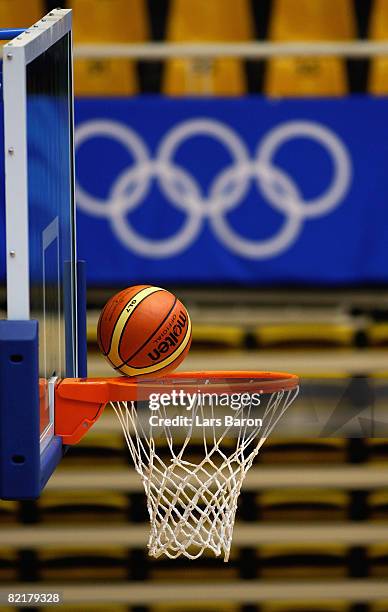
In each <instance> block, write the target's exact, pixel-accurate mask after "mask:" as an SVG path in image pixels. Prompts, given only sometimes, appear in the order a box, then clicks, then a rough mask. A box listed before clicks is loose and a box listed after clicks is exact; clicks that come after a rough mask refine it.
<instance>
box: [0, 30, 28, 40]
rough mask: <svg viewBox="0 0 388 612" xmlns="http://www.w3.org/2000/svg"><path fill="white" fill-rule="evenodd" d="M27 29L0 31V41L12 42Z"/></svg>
mask: <svg viewBox="0 0 388 612" xmlns="http://www.w3.org/2000/svg"><path fill="white" fill-rule="evenodd" d="M26 30H27V28H5V29H1V30H0V40H12V39H13V38H16V36H20V34H23V32H25V31H26Z"/></svg>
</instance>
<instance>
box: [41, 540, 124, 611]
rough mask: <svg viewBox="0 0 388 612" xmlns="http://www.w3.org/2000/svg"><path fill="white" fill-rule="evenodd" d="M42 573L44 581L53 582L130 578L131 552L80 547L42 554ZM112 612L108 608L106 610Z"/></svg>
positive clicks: (113, 548) (42, 549) (108, 548)
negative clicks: (128, 560)
mask: <svg viewBox="0 0 388 612" xmlns="http://www.w3.org/2000/svg"><path fill="white" fill-rule="evenodd" d="M38 556H39V570H40V572H39V573H40V577H41V579H42V580H43V581H45V582H46V581H47V582H50V581H53V582H64V583H65V582H74V583H75V582H78V583H80V582H88V581H89V582H91V581H98V580H105V581H106V582H108V581H109V582H111V581H112V582H113V581H124V580H125V579H126V578H127V573H128V570H127V551H126V549H124V548H119V547H114V546H111V547H106V546H105V547H104V546H101V547H100V548H94V547H92V548H90V549H88V548H87V547H85V546H83V545H82V544H80V546H79V547H76V546H73V547H72V548H64V549H62V550H61V549H60V548H56V549H55V550H50V549H45V548H44V547H43V546H42V548H41V549H40V550H39V555H38ZM106 610H108V607H107V608H106Z"/></svg>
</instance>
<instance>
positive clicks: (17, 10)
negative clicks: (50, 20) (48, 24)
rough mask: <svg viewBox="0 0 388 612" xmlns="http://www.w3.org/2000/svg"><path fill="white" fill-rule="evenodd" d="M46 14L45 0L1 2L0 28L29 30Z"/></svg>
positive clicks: (6, 0) (1, 0)
mask: <svg viewBox="0 0 388 612" xmlns="http://www.w3.org/2000/svg"><path fill="white" fill-rule="evenodd" d="M46 12H47V11H46V3H45V2H44V0H29V1H28V2H26V1H25V0H0V27H2V28H27V27H29V26H31V25H32V24H33V23H35V22H36V21H38V20H39V19H41V18H42V17H43V16H44V15H45V13H46Z"/></svg>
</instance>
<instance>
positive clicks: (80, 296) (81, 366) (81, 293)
mask: <svg viewBox="0 0 388 612" xmlns="http://www.w3.org/2000/svg"><path fill="white" fill-rule="evenodd" d="M77 307H78V313H77V324H78V376H80V377H81V378H86V377H87V375H88V366H87V350H88V349H87V339H86V335H87V330H86V262H85V261H78V262H77Z"/></svg>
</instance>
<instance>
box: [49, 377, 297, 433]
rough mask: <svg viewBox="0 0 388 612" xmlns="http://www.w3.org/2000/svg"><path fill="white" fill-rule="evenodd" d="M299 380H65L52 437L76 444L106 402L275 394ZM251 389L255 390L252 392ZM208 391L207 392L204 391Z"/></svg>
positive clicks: (58, 389) (59, 391) (58, 391)
mask: <svg viewBox="0 0 388 612" xmlns="http://www.w3.org/2000/svg"><path fill="white" fill-rule="evenodd" d="M298 384H299V377H298V376H296V375H295V374H288V373H287V372H263V371H249V370H247V371H237V372H236V371H232V372H227V371H217V372H211V371H205V372H177V373H176V374H174V373H172V374H170V375H168V376H163V377H159V378H153V379H151V378H148V379H146V378H139V379H136V378H128V377H126V376H119V377H116V378H65V379H63V380H61V381H60V382H59V383H58V385H57V387H56V391H55V396H56V397H55V433H56V435H59V436H61V437H62V439H63V442H64V443H65V444H76V443H77V442H79V441H80V440H81V439H82V438H83V436H84V435H85V434H86V432H87V431H88V430H89V429H90V427H92V425H93V424H94V423H95V422H96V421H97V420H98V419H99V418H100V416H101V414H102V412H103V410H104V407H105V406H106V404H108V403H109V402H120V401H147V399H149V397H150V396H149V394H150V393H155V391H160V392H161V393H165V392H166V391H168V390H169V387H170V388H176V387H177V385H180V386H182V387H183V389H184V390H186V391H188V390H192V391H197V390H198V388H199V387H200V386H201V385H202V391H203V392H205V390H207V391H211V392H213V393H216V392H219V393H229V394H233V393H246V392H248V393H249V392H252V391H253V390H254V391H255V392H256V393H261V394H264V393H267V394H270V393H277V392H279V393H280V392H282V391H292V390H294V389H297V387H298ZM252 385H254V388H253V389H252ZM206 387H207V389H206Z"/></svg>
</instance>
